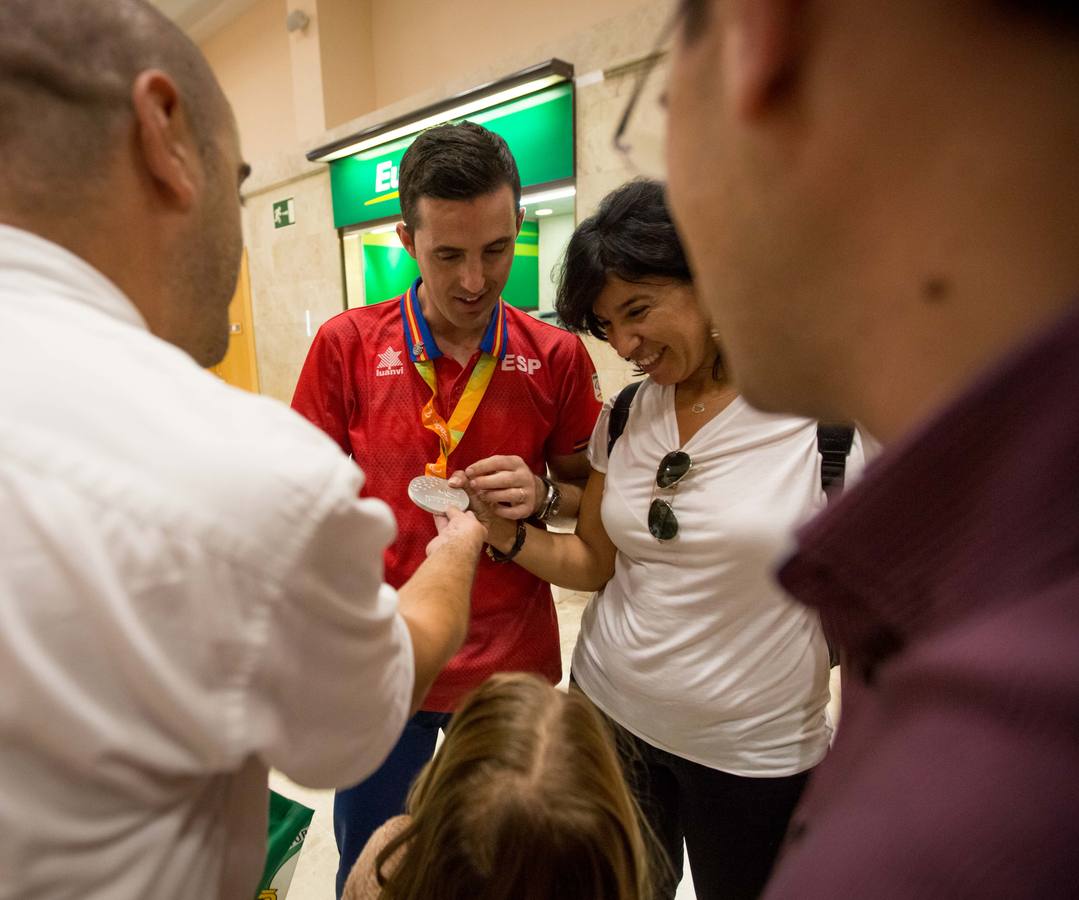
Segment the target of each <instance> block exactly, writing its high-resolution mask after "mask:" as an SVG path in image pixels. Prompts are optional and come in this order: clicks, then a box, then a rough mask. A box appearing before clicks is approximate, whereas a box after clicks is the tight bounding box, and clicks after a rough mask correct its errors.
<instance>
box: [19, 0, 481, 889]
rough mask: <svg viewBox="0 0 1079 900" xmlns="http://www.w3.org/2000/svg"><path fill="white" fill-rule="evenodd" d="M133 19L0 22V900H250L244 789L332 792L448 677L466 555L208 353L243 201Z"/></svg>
mask: <svg viewBox="0 0 1079 900" xmlns="http://www.w3.org/2000/svg"><path fill="white" fill-rule="evenodd" d="M247 171H248V167H247V166H246V165H245V164H244V163H243V162H242V159H241V156H240V151H239V142H238V138H237V134H236V127H235V123H234V120H233V117H232V114H231V111H230V109H229V107H228V103H227V102H226V100H225V98H224V95H223V94H222V92H221V90H220V88H219V86H218V85H217V83H216V81H215V80H214V77H213V75H212V73H211V72H210V69H209V67H208V65H207V64H206V61H205V60H204V59H203V58H202V56H201V54H200V53H199V51H198V50H197V48H195V46H194V45H193V44H191V43H190V41H188V40H187V38H185V37H184V36H183V35H182V34H181V33H180V32H179V31H178V30H177V29H176V28H175V27H174V26H173V25H172V24H171V23H170V22H168V20H166V19H165V18H164V17H163V16H161V14H160V13H158V12H157V11H156V10H154V9H153V8H152V7H150V6H149V5H148V4H146V3H144V2H142V0H110V2H109V3H86V2H79V0H4V2H3V3H2V4H0V383H2V384H3V385H4V387H3V389H2V390H0V684H2V685H3V691H2V692H0V835H2V839H0V900H16V898H18V900H27V898H31V897H32V898H34V900H61V898H73V897H79V898H83V900H86V898H102V900H104V898H108V900H125V898H132V900H134V898H146V897H155V898H180V897H184V898H187V897H198V898H227V900H234V898H245V900H246V898H249V897H251V896H253V895H254V890H255V886H256V882H257V878H258V875H259V874H260V872H261V869H262V863H263V856H264V845H265V828H266V825H265V820H266V807H267V789H266V772H267V768H268V767H269V766H275V767H277V768H279V769H281V770H282V771H284V772H285V773H286V774H287V775H289V776H291V777H292V778H294V779H297V780H299V781H302V782H304V783H306V784H309V785H311V786H316V787H334V786H339V785H347V784H352V783H355V782H356V781H359V780H360V779H361V778H363V777H364V776H365V775H366V774H367V773H368V772H370V771H371V770H372V769H373V768H375V767H376V766H377V765H378V764H379V763H380V762H381V760H382V758H383V757H384V756H385V754H386V752H387V751H388V750H389V749H390V747H392V746H393V744H394V742H395V741H396V739H397V736H398V734H399V732H400V730H401V728H402V727H403V725H404V723H405V721H406V719H407V717H408V716H409V715H410V712H411V710H413V709H415V708H416V707H417V706H418V704H419V701H420V700H421V699H422V698H423V696H424V695H425V693H426V691H427V689H428V687H429V686H430V684H431V682H432V681H433V679H434V677H435V675H436V674H437V673H438V671H439V670H440V669H441V667H442V666H443V665H444V664H445V662H446V661H447V660H448V659H449V658H450V657H451V656H452V655H453V653H454V652H455V651H456V649H457V648H458V647H459V646H460V644H461V641H462V640H463V638H464V635H465V632H466V630H467V623H468V598H469V592H470V587H471V582H472V576H473V573H474V568H475V561H476V557H477V555H478V552H479V550H480V548H481V546H482V541H483V538H484V536H485V532H484V530H483V528H482V526H480V525H479V524H478V523H477V522H476V521H475V519H474V518H473V517H472V516H471V514H456V515H453V516H452V517H451V518H450V520H449V521H448V523H447V524H446V527H445V528H444V529H443V530H442V532H441V534H440V536H439V537H438V538H436V540H435V541H433V542H432V545H431V547H430V548H429V554H430V555H429V558H428V560H427V562H426V563H425V564H424V566H422V567H421V568H420V570H419V571H418V572H417V573H416V575H415V577H414V578H413V579H412V580H411V581H410V582H409V583H408V584H407V585H405V586H404V587H403V588H402V589H401V590H400V591H398V592H395V591H394V590H392V589H391V588H389V587H388V586H387V585H385V584H384V583H383V581H382V551H383V548H384V547H385V546H386V545H387V543H388V542H389V541H390V540H392V538H393V535H394V530H395V526H394V522H393V519H392V516H391V515H390V513H389V510H388V509H387V508H386V507H385V506H384V505H383V504H382V503H381V502H378V501H373V500H359V499H357V494H358V491H359V489H360V486H361V484H362V482H363V475H362V473H361V472H360V470H359V469H357V468H356V467H355V465H354V464H353V463H352V462H351V461H349V460H348V459H347V458H345V457H344V456H342V455H341V453H340V451H339V450H338V448H337V447H336V446H335V445H334V444H333V442H332V441H330V440H329V439H328V438H326V437H325V435H323V434H322V433H321V432H320V431H318V430H317V429H315V428H314V427H313V426H311V425H309V424H308V423H307V422H306V421H304V420H302V419H301V418H300V417H299V416H297V415H295V414H293V413H292V412H291V411H289V410H288V409H287V408H285V407H284V406H280V405H278V404H276V403H274V402H271V401H269V400H267V399H263V398H260V397H254V396H251V395H248V394H245V393H243V392H240V391H236V390H233V389H231V388H229V387H227V386H226V385H224V384H223V383H221V382H220V381H218V380H217V379H216V378H214V376H212V375H210V374H208V373H206V372H205V371H203V370H202V368H201V366H206V365H210V364H213V363H215V362H217V361H219V360H220V359H221V357H222V356H223V354H224V351H225V348H226V346H227V319H226V316H227V309H228V305H229V300H230V298H231V295H232V292H233V289H234V286H235V281H236V274H237V268H238V264H239V259H240V251H241V244H242V239H241V233H240V216H239V202H238V190H239V186H240V183H241V182H242V180H243V178H244V177H245V175H246V174H247Z"/></svg>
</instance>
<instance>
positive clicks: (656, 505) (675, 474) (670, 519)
mask: <svg viewBox="0 0 1079 900" xmlns="http://www.w3.org/2000/svg"><path fill="white" fill-rule="evenodd" d="M692 467H693V460H691V459H690V458H689V454H688V453H686V452H685V451H684V450H672V451H671V452H670V453H668V454H667V455H666V456H664V457H663V459H661V460H660V461H659V468H658V469H656V487H658V488H672V487H674V486H675V485H676V484H678V482H679V481H681V480H682V479H683V478H685V477H686V473H687V472H689V470H690V469H691V468H692ZM648 531H649V533H650V534H651V535H652V537H654V538H655V539H656V540H657V541H670V540H673V539H674V538H675V537H676V536H677V535H678V517H677V516H675V514H674V509H673V508H672V507H671V504H670V503H669V502H668V501H666V500H663V499H661V498H660V497H655V498H653V500H652V505H651V506H649V507H648Z"/></svg>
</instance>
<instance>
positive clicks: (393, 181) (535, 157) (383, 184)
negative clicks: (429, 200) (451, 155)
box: [330, 82, 574, 228]
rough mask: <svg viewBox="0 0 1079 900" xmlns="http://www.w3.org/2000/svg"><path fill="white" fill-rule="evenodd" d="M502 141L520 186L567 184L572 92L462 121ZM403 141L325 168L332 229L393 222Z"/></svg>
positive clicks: (554, 92) (545, 94)
mask: <svg viewBox="0 0 1079 900" xmlns="http://www.w3.org/2000/svg"><path fill="white" fill-rule="evenodd" d="M465 118H467V119H468V120H469V121H472V122H476V123H477V124H480V125H483V126H484V127H486V128H489V129H491V131H493V132H495V133H496V134H500V135H501V136H502V137H503V138H505V139H506V143H507V144H509V147H510V150H511V151H512V152H513V156H514V158H515V159H516V160H517V168H518V169H519V170H520V173H521V185H522V186H524V187H528V186H529V185H535V184H546V183H548V182H551V181H560V180H562V179H564V178H572V177H573V175H574V171H573V87H572V85H571V83H570V82H563V83H562V84H556V85H554V86H553V87H549V88H547V89H545V90H542V91H538V92H536V93H535V94H529V95H528V96H527V97H521V98H519V99H517V100H510V101H509V102H507V103H503V104H500V105H499V106H492V107H491V108H490V109H485V110H484V111H483V112H480V113H475V114H473V115H470V116H466V117H465ZM415 138H416V135H414V134H413V135H409V136H408V137H406V138H402V139H400V140H398V141H394V142H392V143H389V144H383V145H382V146H380V147H373V148H372V149H370V150H365V151H364V152H362V153H357V154H355V155H353V156H349V157H346V158H345V159H339V160H335V161H334V162H331V163H330V186H331V189H332V192H333V224H334V226H335V227H336V228H344V227H345V226H347V225H357V224H362V223H363V222H371V221H373V220H375V219H384V218H387V217H389V216H397V215H400V213H401V204H400V202H399V199H398V194H397V169H398V166H399V165H400V164H401V157H402V156H404V155H405V151H406V150H407V149H408V147H409V145H410V144H411V143H412V141H414V140H415Z"/></svg>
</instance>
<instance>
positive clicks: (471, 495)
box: [435, 472, 517, 552]
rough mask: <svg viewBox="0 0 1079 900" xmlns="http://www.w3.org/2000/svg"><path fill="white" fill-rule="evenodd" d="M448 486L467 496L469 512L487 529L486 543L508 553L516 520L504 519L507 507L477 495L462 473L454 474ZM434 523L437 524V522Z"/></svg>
mask: <svg viewBox="0 0 1079 900" xmlns="http://www.w3.org/2000/svg"><path fill="white" fill-rule="evenodd" d="M449 484H450V486H451V487H456V488H461V489H462V490H463V491H464V492H465V493H466V494H468V508H469V511H471V512H472V513H474V514H475V516H476V518H477V519H478V520H479V522H480V524H481V525H483V526H484V527H485V528H486V529H487V543H489V544H490V545H491V546H492V547H494V548H495V549H496V550H502V551H503V552H506V551H508V550H509V548H510V547H512V546H513V542H514V541H515V540H516V539H517V520H516V519H511V518H507V517H506V514H505V510H506V509H507V507H504V506H500V505H499V504H498V503H497V502H491V501H490V500H489V499H487V496H486V495H484V494H481V493H477V492H476V491H475V490H474V489H473V488H472V485H471V482H470V481H469V479H468V477H467V476H466V475H465V473H464V472H454V473H453V475H451V476H450V478H449ZM435 521H436V524H437V521H438V520H437V519H436V520H435Z"/></svg>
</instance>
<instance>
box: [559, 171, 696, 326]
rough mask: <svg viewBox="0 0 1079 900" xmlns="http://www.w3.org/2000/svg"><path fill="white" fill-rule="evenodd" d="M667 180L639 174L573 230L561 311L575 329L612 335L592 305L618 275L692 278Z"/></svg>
mask: <svg viewBox="0 0 1079 900" xmlns="http://www.w3.org/2000/svg"><path fill="white" fill-rule="evenodd" d="M665 193H666V189H665V187H664V185H663V183H662V182H659V181H652V180H650V179H647V178H638V179H636V180H634V181H629V182H626V184H624V185H622V186H621V187H620V188H616V189H615V190H613V191H611V193H609V194H608V195H607V196H606V197H604V198H603V200H602V201H601V202H600V204H599V209H597V210H596V212H595V214H594V215H591V216H589V217H588V218H587V219H585V220H584V221H583V222H582V223H581V224H580V225H578V226H577V230H576V231H574V232H573V236H572V237H571V238H570V240H569V245H568V246H567V247H566V257H565V260H564V261H563V263H562V268H561V271H560V272H559V276H558V296H557V298H556V299H555V309H557V310H558V316H559V318H560V319H561V320H562V322H563V324H564V325H565V326H566V327H567V328H568V329H569V330H570V331H576V332H581V331H589V332H591V333H592V334H593V335H595V336H596V337H597V338H599V339H600V340H601V341H604V340H606V339H607V335H606V334H605V333H604V331H603V328H601V327H600V325H599V323H598V322H597V321H596V316H595V313H594V312H593V311H592V307H593V306H595V303H596V300H597V299H599V295H600V294H601V293H602V292H603V289H604V287H606V286H607V279H608V278H609V277H611V276H612V275H613V276H616V277H618V278H621V279H622V280H623V281H646V280H650V279H655V278H669V279H673V280H675V281H684V282H692V281H693V276H692V275H691V274H690V271H689V264H688V263H687V262H686V255H685V252H684V251H683V250H682V242H681V241H680V240H679V239H678V233H677V232H676V231H675V229H674V222H672V221H671V214H670V211H669V210H668V209H667V200H666V196H665Z"/></svg>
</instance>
